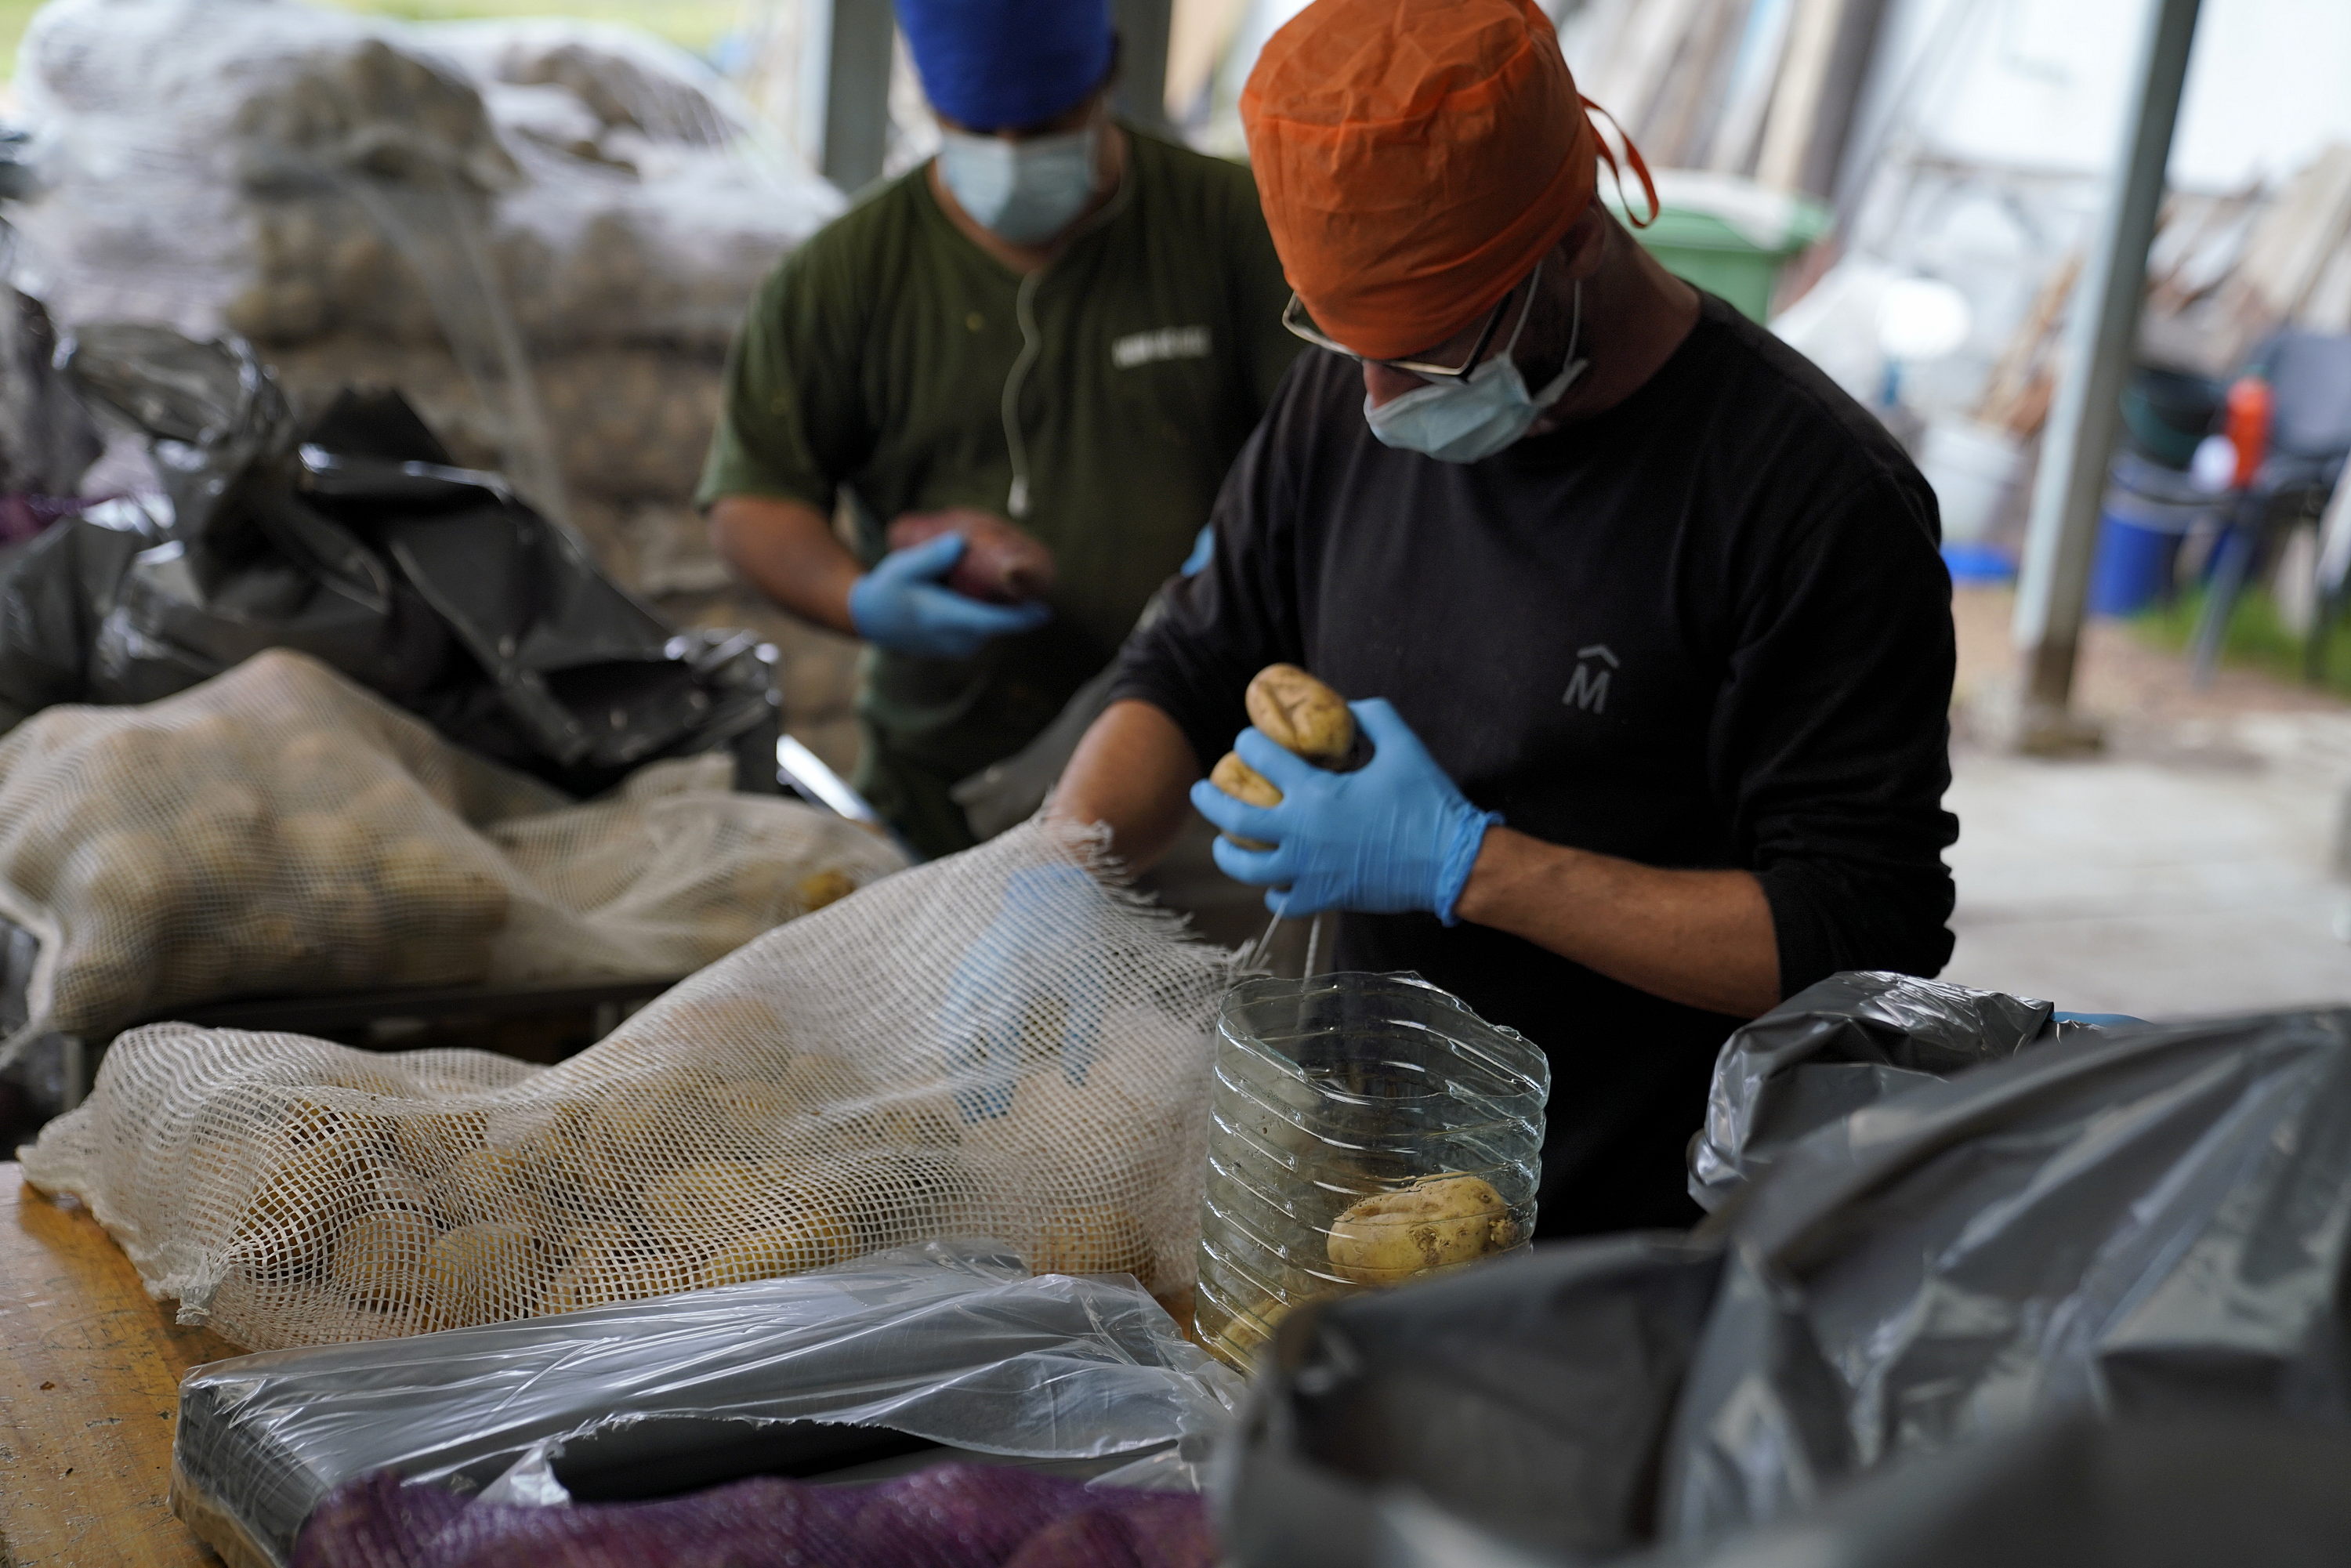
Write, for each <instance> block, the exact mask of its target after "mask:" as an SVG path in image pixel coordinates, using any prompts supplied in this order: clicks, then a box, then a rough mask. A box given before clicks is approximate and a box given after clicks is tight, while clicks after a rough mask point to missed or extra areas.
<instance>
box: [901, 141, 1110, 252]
mask: <svg viewBox="0 0 2351 1568" xmlns="http://www.w3.org/2000/svg"><path fill="white" fill-rule="evenodd" d="M1101 141H1102V133H1101V130H1100V127H1099V125H1089V126H1087V127H1086V128H1085V129H1084V130H1082V131H1068V132H1066V133H1064V134H1062V135H1059V136H1039V137H1033V138H1031V139H1030V140H1029V141H1006V140H1005V139H1004V138H1003V137H1001V136H974V135H972V134H970V133H969V132H968V131H945V130H942V131H941V132H940V144H939V179H940V180H941V181H942V182H944V183H945V184H946V188H947V190H948V191H949V192H951V193H953V194H954V196H955V199H956V204H957V205H958V206H960V207H962V208H963V210H964V211H965V212H967V213H968V214H971V219H972V221H973V222H974V223H976V224H977V225H979V226H980V227H982V228H984V229H986V230H987V231H988V232H989V233H990V234H993V235H996V236H997V237H998V238H999V239H1004V240H1008V241H1010V242H1011V243H1012V244H1014V245H1040V244H1042V243H1043V242H1044V241H1046V240H1049V239H1051V238H1052V237H1053V236H1054V235H1058V234H1060V233H1061V231H1062V230H1063V229H1065V228H1068V227H1069V226H1070V225H1071V224H1072V223H1074V222H1076V221H1077V216H1078V214H1080V213H1082V212H1084V211H1085V210H1086V204H1087V203H1088V202H1090V201H1092V199H1093V194H1094V168H1095V157H1096V153H1097V152H1098V151H1099V144H1100V142H1101Z"/></svg>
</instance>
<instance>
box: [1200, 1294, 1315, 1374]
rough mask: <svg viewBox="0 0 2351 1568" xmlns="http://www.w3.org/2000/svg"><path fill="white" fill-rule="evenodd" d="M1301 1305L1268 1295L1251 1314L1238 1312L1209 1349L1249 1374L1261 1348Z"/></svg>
mask: <svg viewBox="0 0 2351 1568" xmlns="http://www.w3.org/2000/svg"><path fill="white" fill-rule="evenodd" d="M1297 1305H1298V1303H1297V1302H1296V1301H1277V1300H1275V1299H1274V1298H1273V1297H1271V1296H1267V1297H1265V1298H1264V1299H1262V1300H1261V1301H1259V1302H1258V1303H1257V1305H1255V1306H1253V1307H1251V1308H1249V1311H1248V1312H1236V1313H1234V1314H1233V1316H1232V1317H1231V1318H1230V1319H1229V1320H1228V1321H1227V1322H1226V1323H1225V1326H1224V1327H1223V1328H1221V1329H1218V1330H1217V1333H1216V1335H1215V1337H1214V1338H1212V1339H1210V1340H1209V1341H1208V1342H1207V1346H1206V1347H1205V1348H1206V1349H1207V1352H1208V1354H1210V1355H1213V1356H1215V1357H1216V1358H1217V1360H1219V1361H1221V1362H1223V1363H1224V1364H1226V1365H1228V1366H1229V1367H1232V1368H1233V1369H1234V1370H1236V1371H1238V1372H1241V1373H1244V1374H1246V1373H1248V1372H1249V1370H1250V1369H1251V1368H1252V1367H1253V1365H1254V1364H1256V1361H1257V1353H1258V1347H1259V1345H1262V1344H1264V1343H1266V1342H1267V1341H1268V1340H1270V1339H1271V1338H1272V1337H1273V1331H1274V1330H1275V1329H1276V1328H1277V1327H1279V1326H1280V1322H1281V1320H1282V1319H1283V1318H1285V1317H1287V1316H1288V1315H1289V1314H1290V1311H1291V1309H1293V1308H1295V1307H1296V1306H1297Z"/></svg>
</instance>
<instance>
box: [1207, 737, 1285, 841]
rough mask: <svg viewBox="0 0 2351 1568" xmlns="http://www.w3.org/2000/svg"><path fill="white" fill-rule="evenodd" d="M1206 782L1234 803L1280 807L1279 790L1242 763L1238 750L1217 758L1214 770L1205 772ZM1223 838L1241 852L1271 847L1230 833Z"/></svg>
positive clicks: (1246, 764) (1256, 771)
mask: <svg viewBox="0 0 2351 1568" xmlns="http://www.w3.org/2000/svg"><path fill="white" fill-rule="evenodd" d="M1208 782H1209V783H1211V784H1214V785H1215V786H1216V787H1217V789H1222V790H1223V791H1224V792H1225V793H1226V794H1228V795H1230V796H1231V797H1232V798H1233V799H1234V800H1245V801H1247V802H1248V803H1249V804H1250V805H1252V806H1279V805H1280V804H1281V791H1280V790H1279V789H1275V788H1274V787H1273V785H1272V783H1271V781H1270V780H1269V779H1267V778H1266V776H1265V775H1264V774H1262V773H1259V771H1258V770H1257V769H1256V768H1251V767H1250V766H1249V764H1248V763H1246V762H1243V761H1242V760H1241V754H1240V753H1239V752H1238V751H1228V752H1226V753H1225V754H1224V755H1223V756H1222V757H1219V758H1217V765H1216V767H1215V768H1211V769H1209V772H1208ZM1223 836H1224V837H1225V838H1228V839H1232V841H1233V842H1235V843H1237V844H1238V845H1240V847H1241V848H1243V849H1245V850H1270V849H1271V848H1273V846H1272V845H1271V844H1266V843H1259V841H1257V840H1255V839H1243V838H1235V837H1234V835H1232V834H1231V833H1226V834H1224V835H1223Z"/></svg>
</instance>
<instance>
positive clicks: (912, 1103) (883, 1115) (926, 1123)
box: [859, 1094, 963, 1149]
mask: <svg viewBox="0 0 2351 1568" xmlns="http://www.w3.org/2000/svg"><path fill="white" fill-rule="evenodd" d="M859 1120H860V1121H862V1122H863V1123H864V1124H867V1125H869V1126H870V1127H872V1131H873V1135H874V1139H875V1141H876V1142H878V1143H880V1144H881V1145H883V1147H885V1148H892V1149H949V1148H953V1147H955V1146H956V1145H957V1144H960V1143H962V1142H963V1117H962V1116H961V1115H960V1114H959V1113H957V1112H956V1108H955V1102H954V1101H952V1100H950V1099H948V1098H947V1097H946V1095H944V1094H900V1095H894V1096H893V1097H892V1098H891V1099H890V1100H889V1102H888V1103H885V1104H882V1105H877V1106H875V1107H874V1108H873V1109H872V1110H871V1111H868V1112H866V1113H864V1114H863V1115H862V1116H861V1117H860V1118H859Z"/></svg>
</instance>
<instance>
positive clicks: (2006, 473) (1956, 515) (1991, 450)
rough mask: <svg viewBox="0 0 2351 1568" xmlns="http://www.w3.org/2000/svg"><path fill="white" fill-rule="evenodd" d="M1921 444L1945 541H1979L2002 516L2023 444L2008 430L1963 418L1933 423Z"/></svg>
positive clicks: (1921, 467)
mask: <svg viewBox="0 0 2351 1568" xmlns="http://www.w3.org/2000/svg"><path fill="white" fill-rule="evenodd" d="M1922 448H1923V449H1922V450H1921V452H1920V453H1919V455H1918V469H1919V472H1920V473H1922V474H1924V475H1926V476H1927V483H1928V484H1929V485H1932V486H1934V487H1935V500H1936V503H1937V505H1938V507H1940V508H1941V510H1942V514H1943V542H1944V543H1945V544H1947V545H1954V544H1975V543H1977V542H1979V541H1980V540H1981V539H1982V538H1983V537H1984V535H1985V534H1987V533H1989V532H1991V525H1992V523H1993V521H1994V520H1995V519H1996V518H1998V517H1999V516H2000V506H2001V501H2002V500H2003V499H2005V498H2006V497H2007V495H2008V487H2009V486H2011V485H2012V484H2014V483H2015V482H2016V470H2017V465H2018V464H2019V463H2020V462H2022V458H2023V448H2022V447H2021V446H2020V445H2019V444H2017V440H2016V438H2015V437H2014V436H2012V435H2011V434H2008V432H2006V431H2004V430H2001V429H1998V428H1997V427H1995V426H1992V425H1988V424H1978V423H1975V422H1974V421H1972V420H1965V419H1938V420H1936V421H1934V422H1933V423H1929V424H1928V426H1927V439H1926V441H1925V442H1924V443H1923V444H1922Z"/></svg>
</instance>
